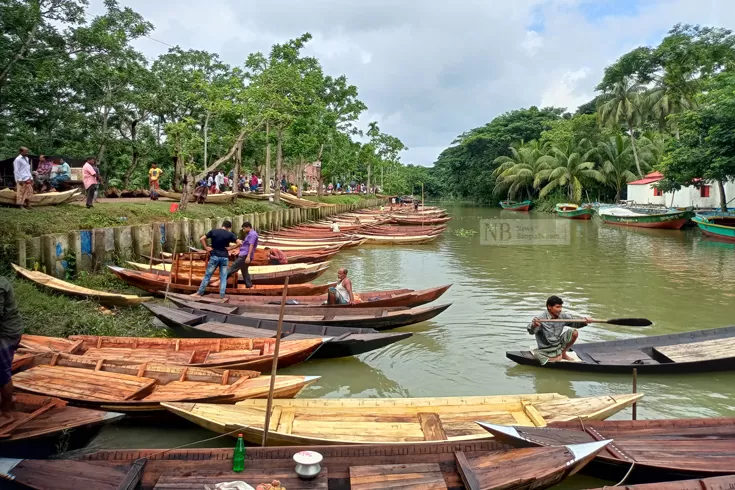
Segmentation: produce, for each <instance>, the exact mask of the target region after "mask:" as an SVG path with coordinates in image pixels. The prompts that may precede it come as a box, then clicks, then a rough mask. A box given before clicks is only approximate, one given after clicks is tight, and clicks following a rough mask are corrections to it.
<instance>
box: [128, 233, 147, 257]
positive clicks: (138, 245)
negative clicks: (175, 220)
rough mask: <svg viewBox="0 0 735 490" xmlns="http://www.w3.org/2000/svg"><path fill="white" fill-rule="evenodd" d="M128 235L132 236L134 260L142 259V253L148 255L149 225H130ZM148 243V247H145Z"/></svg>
mask: <svg viewBox="0 0 735 490" xmlns="http://www.w3.org/2000/svg"><path fill="white" fill-rule="evenodd" d="M130 235H131V238H132V246H133V257H134V258H135V260H138V261H140V260H142V258H143V257H142V255H148V253H149V252H150V244H151V241H150V226H148V225H135V226H131V227H130ZM146 245H148V248H146Z"/></svg>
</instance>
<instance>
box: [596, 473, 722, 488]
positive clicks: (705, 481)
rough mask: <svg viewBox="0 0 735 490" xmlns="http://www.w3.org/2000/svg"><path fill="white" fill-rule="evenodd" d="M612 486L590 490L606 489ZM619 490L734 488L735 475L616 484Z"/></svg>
mask: <svg viewBox="0 0 735 490" xmlns="http://www.w3.org/2000/svg"><path fill="white" fill-rule="evenodd" d="M610 488H612V487H603V488H595V489H592V490H608V489H610ZM615 488H616V489H620V490H732V489H733V488H735V475H727V476H715V477H712V478H702V479H701V480H679V481H664V482H658V483H646V484H643V485H626V486H616V487H615Z"/></svg>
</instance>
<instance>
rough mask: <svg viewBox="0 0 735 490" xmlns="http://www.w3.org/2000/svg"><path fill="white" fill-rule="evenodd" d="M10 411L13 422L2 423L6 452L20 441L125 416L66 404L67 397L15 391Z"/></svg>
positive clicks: (0, 437)
mask: <svg viewBox="0 0 735 490" xmlns="http://www.w3.org/2000/svg"><path fill="white" fill-rule="evenodd" d="M14 398H15V404H14V407H13V410H12V411H11V412H9V414H10V417H11V418H12V419H13V422H11V423H9V424H5V425H3V426H0V451H1V452H2V453H7V451H8V450H9V447H17V443H20V442H21V441H23V442H28V441H38V440H41V439H53V438H57V437H59V436H60V435H61V434H62V433H64V432H68V431H70V430H74V429H86V428H93V427H99V426H102V425H103V424H108V423H112V422H115V421H117V420H120V419H121V418H123V417H124V416H125V415H124V414H122V413H117V412H101V411H98V410H89V409H87V408H78V407H70V406H67V403H66V402H65V401H64V400H61V399H59V398H54V397H50V396H39V395H32V394H30V393H15V395H14Z"/></svg>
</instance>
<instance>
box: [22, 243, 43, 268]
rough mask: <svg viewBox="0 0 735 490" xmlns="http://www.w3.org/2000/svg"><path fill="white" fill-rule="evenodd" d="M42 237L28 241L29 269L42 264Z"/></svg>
mask: <svg viewBox="0 0 735 490" xmlns="http://www.w3.org/2000/svg"><path fill="white" fill-rule="evenodd" d="M41 258H42V257H41V237H38V236H37V237H33V238H29V239H28V240H26V261H27V262H28V263H29V267H35V264H39V266H40V264H41Z"/></svg>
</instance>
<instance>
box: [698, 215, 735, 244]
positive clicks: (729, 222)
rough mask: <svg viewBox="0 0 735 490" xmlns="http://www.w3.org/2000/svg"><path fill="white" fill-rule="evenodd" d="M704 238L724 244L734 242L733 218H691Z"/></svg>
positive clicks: (734, 225) (734, 218) (734, 220)
mask: <svg viewBox="0 0 735 490" xmlns="http://www.w3.org/2000/svg"><path fill="white" fill-rule="evenodd" d="M692 221H694V222H695V223H696V224H697V226H698V227H699V230H700V231H701V232H702V234H704V235H705V236H707V237H709V238H712V239H715V240H720V241H724V242H731V243H732V242H735V217H729V216H728V217H717V216H699V215H697V216H695V217H694V218H692Z"/></svg>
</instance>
